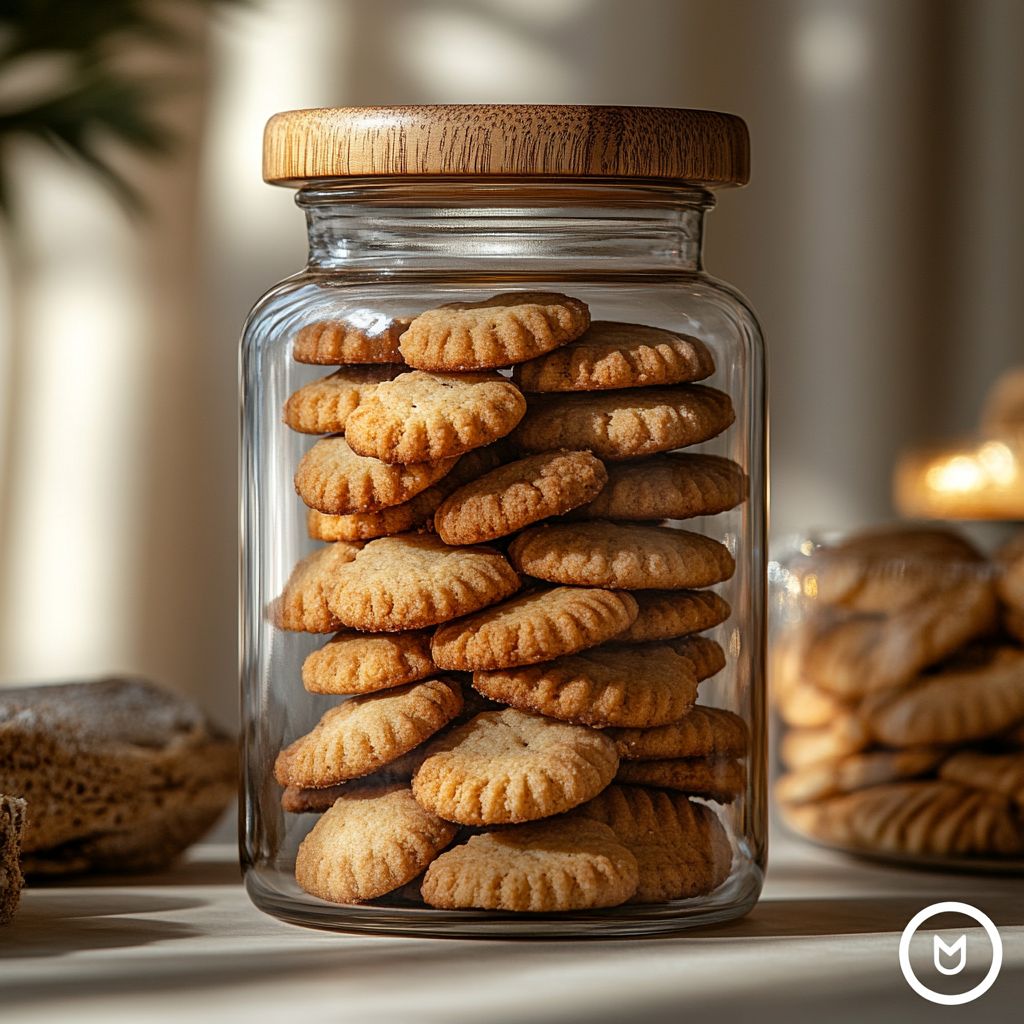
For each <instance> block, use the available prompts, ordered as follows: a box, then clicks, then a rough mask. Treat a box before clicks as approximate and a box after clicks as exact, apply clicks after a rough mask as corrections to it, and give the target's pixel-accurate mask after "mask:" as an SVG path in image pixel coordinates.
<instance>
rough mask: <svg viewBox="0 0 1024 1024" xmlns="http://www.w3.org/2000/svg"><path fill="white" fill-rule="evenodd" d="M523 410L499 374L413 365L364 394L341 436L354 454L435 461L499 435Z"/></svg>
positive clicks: (403, 460)
mask: <svg viewBox="0 0 1024 1024" xmlns="http://www.w3.org/2000/svg"><path fill="white" fill-rule="evenodd" d="M525 412H526V399H525V398H523V396H522V394H521V392H520V391H519V389H518V388H517V387H516V386H515V385H514V384H513V383H512V382H511V381H509V380H506V378H504V377H502V376H501V375H500V374H497V373H423V372H422V371H420V370H414V371H412V372H411V373H403V374H402V375H401V376H400V377H396V378H395V379H394V380H391V381H385V382H384V383H383V384H380V385H379V386H378V387H377V388H376V389H375V390H374V392H373V394H372V395H370V396H369V397H368V398H366V399H364V400H363V401H362V402H361V403H360V405H359V408H358V409H356V410H355V411H354V412H353V413H352V415H351V416H349V418H348V422H347V424H346V426H345V437H346V438H347V440H348V443H349V445H350V446H351V448H352V450H353V451H354V452H355V453H356V454H358V455H364V456H368V457H371V458H377V459H380V460H381V461H382V462H401V463H413V462H416V463H418V462H436V461H438V460H439V459H450V458H452V457H453V456H457V455H462V454H464V453H465V452H468V451H470V450H471V449H473V448H480V447H482V446H483V445H485V444H490V443H491V442H492V441H497V440H498V438H499V437H504V436H505V435H506V434H507V433H509V431H510V430H512V428H513V427H514V426H515V425H516V424H517V423H518V422H519V421H520V420H521V419H522V418H523V414H524V413H525Z"/></svg>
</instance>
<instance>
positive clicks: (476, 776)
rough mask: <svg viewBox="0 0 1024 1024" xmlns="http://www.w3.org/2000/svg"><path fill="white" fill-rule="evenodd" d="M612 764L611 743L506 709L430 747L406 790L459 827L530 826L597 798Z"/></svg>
mask: <svg viewBox="0 0 1024 1024" xmlns="http://www.w3.org/2000/svg"><path fill="white" fill-rule="evenodd" d="M618 765H619V756H618V754H616V753H615V744H613V743H612V741H611V740H610V739H608V738H607V737H605V736H602V735H601V733H599V732H596V731H595V730H593V729H587V728H586V727H584V726H580V725H569V724H567V723H566V722H559V721H556V720H555V719H553V718H545V717H543V716H542V715H527V714H523V712H521V711H515V710H513V709H511V708H509V709H507V710H505V711H491V712H486V713H485V714H481V715H477V716H476V718H474V719H473V720H472V721H470V722H468V723H467V724H466V725H464V726H462V727H461V728H459V729H456V730H454V731H453V732H451V733H449V734H448V735H447V736H445V737H443V738H441V739H438V740H436V741H435V742H433V743H431V744H430V746H429V747H428V748H427V757H426V760H425V761H424V762H423V764H422V765H420V768H419V770H418V771H417V772H416V775H415V777H414V778H413V780H412V791H413V794H414V795H415V797H416V799H417V800H419V802H420V803H421V804H423V806H424V807H426V808H428V809H429V810H431V811H433V812H434V813H435V814H439V815H440V816H441V817H442V818H447V819H448V820H449V821H458V822H461V823H462V824H463V825H497V824H504V823H509V822H520V821H535V820H537V819H538V818H547V817H550V816H551V815H552V814H560V813H561V812H562V811H567V810H569V809H570V808H572V807H576V806H577V805H579V804H582V803H584V802H585V801H587V800H590V799H591V798H592V797H595V796H597V794H598V793H600V792H601V790H602V789H604V787H605V786H607V785H608V783H609V782H611V781H612V778H613V777H614V775H615V771H616V769H617V768H618Z"/></svg>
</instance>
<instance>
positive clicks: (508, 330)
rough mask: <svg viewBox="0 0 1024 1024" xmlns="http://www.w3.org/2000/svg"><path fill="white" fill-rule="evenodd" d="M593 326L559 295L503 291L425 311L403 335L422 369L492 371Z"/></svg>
mask: <svg viewBox="0 0 1024 1024" xmlns="http://www.w3.org/2000/svg"><path fill="white" fill-rule="evenodd" d="M589 326H590V311H589V310H588V309H587V306H586V303H583V302H580V300H579V299H573V298H570V297H569V296H568V295H562V294H560V293H558V292H503V293H502V294H500V295H494V296H492V297H491V298H489V299H483V300H482V301H480V302H449V303H446V304H445V305H443V306H440V307H438V308H437V309H429V310H427V312H426V313H421V314H420V315H419V316H418V317H416V319H415V320H413V322H412V323H411V324H410V325H409V329H408V330H407V331H406V332H405V334H403V335H402V338H401V343H400V346H399V347H400V348H401V352H402V356H403V358H404V359H405V361H406V362H407V363H408V364H409V365H410V366H415V367H417V368H418V369H420V370H439V371H456V372H458V371H460V370H489V369H495V368H497V367H499V366H511V365H512V364H513V363H521V362H523V361H524V360H526V359H532V358H533V357H534V356H539V355H542V354H543V353H545V352H550V351H551V350H552V349H554V348H558V346H559V345H564V344H565V343H566V342H568V341H572V340H573V339H574V338H578V337H579V336H580V335H581V334H582V333H583V332H584V331H585V330H586V329H587V328H588V327H589Z"/></svg>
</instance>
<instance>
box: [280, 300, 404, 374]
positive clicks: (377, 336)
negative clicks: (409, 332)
mask: <svg viewBox="0 0 1024 1024" xmlns="http://www.w3.org/2000/svg"><path fill="white" fill-rule="evenodd" d="M410 323H412V318H411V317H405V316H396V317H387V316H384V315H383V314H382V313H367V314H362V315H359V316H352V317H351V318H350V319H348V320H318V321H317V322H316V323H312V324H307V325H306V326H305V327H303V328H302V330H300V331H299V333H298V334H296V335H295V342H294V344H293V346H292V356H293V357H294V359H295V360H296V362H299V363H318V364H321V365H325V366H341V365H343V364H344V363H400V362H402V353H401V352H399V350H398V339H399V338H400V337H401V336H402V333H403V332H404V331H405V330H406V329H407V328H408V327H409V324H410Z"/></svg>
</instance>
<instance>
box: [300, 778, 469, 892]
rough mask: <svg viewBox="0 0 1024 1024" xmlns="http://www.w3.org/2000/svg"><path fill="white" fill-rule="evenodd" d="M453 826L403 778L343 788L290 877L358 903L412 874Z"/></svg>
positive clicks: (449, 836) (447, 839) (453, 830)
mask: <svg viewBox="0 0 1024 1024" xmlns="http://www.w3.org/2000/svg"><path fill="white" fill-rule="evenodd" d="M457 832H458V827H457V826H456V825H453V824H452V823H451V822H449V821H442V819H441V818H439V817H438V816H437V815H436V814H431V813H430V811H427V810H424V809H423V808H422V807H421V806H420V805H419V804H418V803H416V801H415V800H414V799H413V796H412V790H411V789H409V787H408V785H406V784H405V783H401V782H397V783H392V784H391V785H390V786H379V787H378V786H361V787H359V788H357V789H356V790H354V791H352V792H348V793H343V794H342V795H341V796H340V797H338V799H337V800H336V801H335V803H334V804H333V805H332V806H331V808H330V810H328V811H327V812H326V813H325V814H324V816H323V817H322V818H321V819H320V820H319V821H318V822H317V823H316V824H315V825H314V826H313V831H312V832H310V833H309V835H308V836H306V838H305V839H303V840H302V845H301V846H300V847H299V853H298V856H297V857H296V858H295V880H296V881H297V882H298V883H299V885H300V886H301V887H302V888H303V889H305V891H306V892H308V893H310V894H312V895H313V896H319V897H320V898H321V899H323V900H330V901H331V902H332V903H362V902H363V900H372V899H374V898H375V897H377V896H383V895H384V894H385V893H388V892H391V891H392V890H393V889H397V888H398V887H399V886H401V885H405V883H406V882H409V881H411V880H412V879H414V878H415V877H416V876H417V875H418V874H419V873H420V872H421V871H423V869H424V868H425V867H426V866H427V865H428V864H429V863H430V862H431V861H432V860H433V859H434V858H435V857H436V856H437V855H438V854H439V853H440V852H441V851H442V850H443V849H444V848H445V847H446V846H447V845H448V844H449V843H450V842H451V841H452V840H453V839H454V838H455V835H456V833H457Z"/></svg>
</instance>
